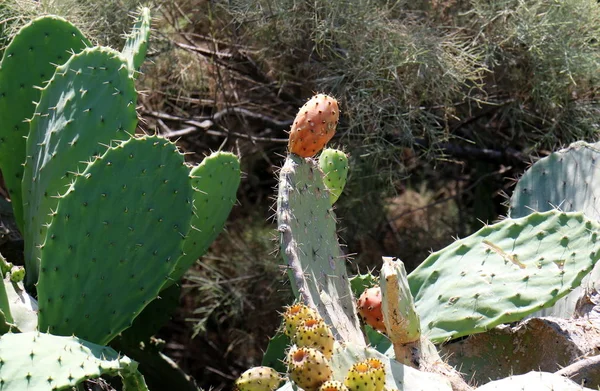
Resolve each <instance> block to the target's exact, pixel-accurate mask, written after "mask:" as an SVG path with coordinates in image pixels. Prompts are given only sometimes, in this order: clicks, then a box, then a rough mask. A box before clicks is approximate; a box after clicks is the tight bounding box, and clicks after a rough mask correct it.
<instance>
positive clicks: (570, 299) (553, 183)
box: [509, 141, 600, 318]
mask: <svg viewBox="0 0 600 391" xmlns="http://www.w3.org/2000/svg"><path fill="white" fill-rule="evenodd" d="M597 184H600V143H596V144H588V143H586V142H582V141H578V142H576V143H573V144H571V145H570V146H569V147H568V148H565V149H562V150H560V151H557V152H554V153H552V154H550V155H549V156H547V157H545V158H543V159H540V160H538V161H537V162H536V163H535V164H534V165H533V166H531V168H529V169H528V170H527V171H526V172H525V173H524V174H523V176H522V177H521V178H520V179H519V182H518V183H517V186H516V187H515V190H514V192H513V195H512V197H511V199H510V212H509V213H510V216H511V217H512V218H519V217H523V216H527V215H528V214H530V213H532V212H533V211H537V212H544V211H547V210H551V209H553V208H555V207H556V208H558V209H560V210H562V211H564V212H583V213H584V214H585V215H586V216H587V217H589V218H591V219H594V220H600V189H599V190H598V191H597V190H596V185H597ZM599 281H600V266H598V265H596V267H594V269H593V270H592V272H591V273H590V275H589V276H588V277H586V278H584V280H583V281H582V282H581V288H580V287H577V288H575V289H574V290H573V291H572V292H571V293H569V294H568V295H567V296H565V297H563V298H562V299H560V300H559V301H558V302H556V304H554V305H553V306H552V307H551V308H547V309H543V310H541V311H538V312H536V313H535V314H533V316H560V317H564V318H570V317H571V316H572V315H573V311H574V309H575V304H576V303H577V300H578V299H579V297H580V296H581V294H582V292H583V291H582V288H588V287H589V288H592V287H595V288H596V289H598V288H600V286H598V282H599Z"/></svg>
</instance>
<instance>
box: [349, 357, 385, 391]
mask: <svg viewBox="0 0 600 391" xmlns="http://www.w3.org/2000/svg"><path fill="white" fill-rule="evenodd" d="M344 384H345V385H346V387H348V390H350V391H382V390H383V388H384V386H385V369H384V367H383V362H381V361H380V360H377V359H367V360H364V361H361V362H358V363H356V364H354V365H352V367H351V368H350V370H349V371H348V374H347V375H346V378H345V379H344Z"/></svg>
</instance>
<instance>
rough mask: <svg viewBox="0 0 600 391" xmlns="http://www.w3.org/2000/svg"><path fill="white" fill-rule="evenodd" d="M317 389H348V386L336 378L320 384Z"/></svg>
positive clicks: (323, 390)
mask: <svg viewBox="0 0 600 391" xmlns="http://www.w3.org/2000/svg"><path fill="white" fill-rule="evenodd" d="M319 391H349V390H348V387H346V386H345V385H344V383H342V382H341V381H337V380H329V381H326V382H325V383H323V384H321V387H319Z"/></svg>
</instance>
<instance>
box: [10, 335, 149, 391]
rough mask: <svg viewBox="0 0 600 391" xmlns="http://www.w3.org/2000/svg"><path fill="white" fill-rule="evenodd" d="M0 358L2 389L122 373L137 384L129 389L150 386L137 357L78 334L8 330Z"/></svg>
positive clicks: (56, 385)
mask: <svg viewBox="0 0 600 391" xmlns="http://www.w3.org/2000/svg"><path fill="white" fill-rule="evenodd" d="M0 362H1V363H2V365H0V390H2V391H24V390H35V391H46V390H47V391H50V390H57V389H65V388H67V387H70V386H75V385H77V384H79V383H81V382H82V381H84V380H87V379H93V378H97V377H99V376H102V375H108V376H116V375H120V376H122V377H123V379H124V383H127V384H129V385H132V384H135V385H136V386H135V387H130V388H127V391H147V390H148V388H147V387H146V385H145V383H144V382H143V378H142V379H140V375H139V372H138V371H137V365H138V364H137V363H136V362H135V361H132V360H130V359H129V358H128V357H126V356H122V355H120V354H119V353H117V352H115V351H114V350H113V349H111V348H108V347H105V346H99V345H94V344H92V343H89V342H87V341H83V340H81V339H79V338H76V337H59V336H55V335H50V334H42V333H39V332H30V333H23V334H12V333H9V334H5V335H3V336H2V337H0ZM136 380H137V381H136ZM140 380H141V382H140ZM69 389H70V388H69Z"/></svg>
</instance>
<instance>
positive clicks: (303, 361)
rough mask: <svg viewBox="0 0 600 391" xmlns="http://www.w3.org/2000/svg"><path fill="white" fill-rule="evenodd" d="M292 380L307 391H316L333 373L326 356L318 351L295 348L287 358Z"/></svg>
mask: <svg viewBox="0 0 600 391" xmlns="http://www.w3.org/2000/svg"><path fill="white" fill-rule="evenodd" d="M287 365H288V372H289V374H290V379H292V380H293V381H294V383H296V384H297V385H298V386H299V387H301V388H303V389H304V390H305V391H316V390H318V389H319V387H320V386H321V385H322V384H323V383H325V382H326V381H328V380H331V376H332V371H331V366H330V365H329V362H328V361H327V358H326V357H325V355H324V354H323V353H321V352H319V351H318V350H317V349H313V348H304V347H298V346H293V347H292V349H290V351H289V353H288V357H287Z"/></svg>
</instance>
